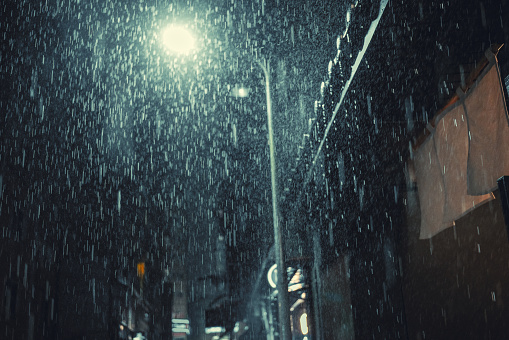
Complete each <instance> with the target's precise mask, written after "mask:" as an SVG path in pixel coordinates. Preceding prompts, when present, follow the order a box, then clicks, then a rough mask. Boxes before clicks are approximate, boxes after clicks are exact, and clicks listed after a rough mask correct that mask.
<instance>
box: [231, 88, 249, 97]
mask: <svg viewBox="0 0 509 340" xmlns="http://www.w3.org/2000/svg"><path fill="white" fill-rule="evenodd" d="M231 93H232V96H234V97H236V98H246V97H249V88H247V87H244V86H235V87H234V88H233V89H232V92H231Z"/></svg>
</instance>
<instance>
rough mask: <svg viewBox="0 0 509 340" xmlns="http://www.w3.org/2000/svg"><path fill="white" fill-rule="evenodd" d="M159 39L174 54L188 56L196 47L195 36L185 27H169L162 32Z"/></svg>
mask: <svg viewBox="0 0 509 340" xmlns="http://www.w3.org/2000/svg"><path fill="white" fill-rule="evenodd" d="M159 38H160V40H161V43H162V44H163V45H164V46H165V47H166V48H168V49H169V50H170V51H172V52H174V53H178V54H187V53H189V52H191V51H192V50H193V49H194V47H195V39H194V37H193V35H192V34H191V32H189V31H188V30H187V29H186V28H185V27H183V26H177V25H169V26H167V27H166V28H165V29H163V30H162V32H161V35H160V37H159Z"/></svg>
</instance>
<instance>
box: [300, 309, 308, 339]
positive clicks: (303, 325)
mask: <svg viewBox="0 0 509 340" xmlns="http://www.w3.org/2000/svg"><path fill="white" fill-rule="evenodd" d="M300 330H301V332H302V335H306V334H308V331H309V329H308V315H307V314H306V313H302V315H301V316H300Z"/></svg>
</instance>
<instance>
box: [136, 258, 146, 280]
mask: <svg viewBox="0 0 509 340" xmlns="http://www.w3.org/2000/svg"><path fill="white" fill-rule="evenodd" d="M137 272H138V277H141V278H143V275H145V263H144V262H138V265H137Z"/></svg>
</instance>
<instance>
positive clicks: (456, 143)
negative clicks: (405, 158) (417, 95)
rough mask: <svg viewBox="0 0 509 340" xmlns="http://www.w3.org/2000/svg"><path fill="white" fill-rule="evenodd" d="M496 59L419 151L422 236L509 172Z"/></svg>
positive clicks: (481, 197)
mask: <svg viewBox="0 0 509 340" xmlns="http://www.w3.org/2000/svg"><path fill="white" fill-rule="evenodd" d="M494 59H495V58H492V60H491V63H490V64H489V65H488V66H487V68H486V70H485V71H484V72H483V73H482V74H481V76H480V77H479V78H478V80H477V82H476V83H475V84H474V86H473V87H472V88H471V89H470V91H468V92H467V93H466V94H463V93H462V95H460V100H459V101H458V102H456V104H455V105H454V106H451V107H450V108H448V109H447V110H446V111H444V112H443V113H442V114H440V116H438V117H437V118H436V120H435V121H437V123H436V127H435V129H433V130H431V129H430V130H431V135H430V136H429V137H428V138H427V139H426V141H425V142H424V143H423V144H422V145H421V146H420V147H419V149H417V151H416V152H415V154H414V165H415V176H416V182H417V187H418V190H419V201H420V209H421V228H420V236H419V238H420V239H426V238H430V237H432V236H434V235H436V234H438V233H439V232H441V231H442V230H444V229H446V228H448V227H450V226H452V225H453V224H454V221H455V220H457V219H459V218H460V217H462V216H464V215H465V214H467V213H468V212H469V211H471V210H472V209H474V208H476V207H478V206H479V205H481V204H483V203H485V202H487V201H489V200H491V199H492V198H493V196H492V194H491V192H492V191H493V190H495V189H496V187H497V179H498V178H499V177H501V176H502V175H504V174H505V175H507V174H508V173H509V120H508V115H507V107H506V105H505V99H504V95H503V92H502V91H503V88H502V87H501V86H502V83H501V78H500V73H499V71H498V67H497V65H496V62H494Z"/></svg>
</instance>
